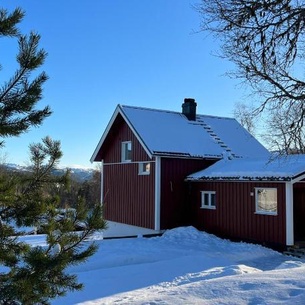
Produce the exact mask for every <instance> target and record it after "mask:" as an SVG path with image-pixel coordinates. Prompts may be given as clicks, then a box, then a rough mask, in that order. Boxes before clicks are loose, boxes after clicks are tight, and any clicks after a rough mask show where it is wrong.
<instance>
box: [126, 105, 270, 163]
mask: <svg viewBox="0 0 305 305" xmlns="http://www.w3.org/2000/svg"><path fill="white" fill-rule="evenodd" d="M121 109H122V111H123V113H124V114H125V116H126V118H127V119H128V121H129V122H130V124H131V125H132V126H133V129H134V130H135V131H136V132H137V133H138V135H139V137H140V138H141V139H142V141H143V142H144V143H145V144H146V145H147V147H148V149H149V150H150V151H151V153H152V154H161V155H162V154H175V155H187V156H190V157H214V158H222V157H224V156H227V155H232V156H233V157H246V156H248V157H250V156H263V155H267V154H268V151H267V150H266V148H265V147H263V146H262V144H260V143H259V142H258V141H257V140H256V139H255V138H254V137H253V136H252V135H251V134H249V132H247V131H246V130H245V129H244V128H243V127H242V126H241V125H240V124H239V123H238V122H237V121H236V120H235V119H233V118H226V117H216V116H209V115H197V116H196V121H190V120H188V119H187V118H186V117H185V116H184V115H183V114H182V113H180V112H173V111H165V110H156V109H148V108H141V107H132V106H121Z"/></svg>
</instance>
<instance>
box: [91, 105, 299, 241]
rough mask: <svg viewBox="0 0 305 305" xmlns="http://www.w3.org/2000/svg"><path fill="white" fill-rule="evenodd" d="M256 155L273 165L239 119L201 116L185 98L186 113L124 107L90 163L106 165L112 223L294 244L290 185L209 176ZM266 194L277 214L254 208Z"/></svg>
mask: <svg viewBox="0 0 305 305" xmlns="http://www.w3.org/2000/svg"><path fill="white" fill-rule="evenodd" d="M254 157H259V158H261V159H262V160H267V159H268V157H269V152H268V151H267V150H266V149H265V148H264V147H263V146H262V145H261V144H260V143H259V142H258V141H257V140H256V139H255V138H254V137H253V136H252V135H250V134H249V133H248V132H247V131H246V130H245V129H244V128H243V127H242V126H241V125H240V124H239V123H238V122H237V121H236V120H235V119H232V118H224V117H215V116H206V115H198V114H196V102H195V101H194V100H193V99H185V100H184V103H183V104H182V112H173V111H165V110H156V109H147V108H141V107H132V106H122V105H118V106H117V108H116V109H115V111H114V114H113V116H112V118H111V119H110V121H109V123H108V125H107V127H106V130H105V132H104V133H103V135H102V137H101V139H100V141H99V143H98V145H97V147H96V149H95V151H94V153H93V155H92V158H91V161H92V162H101V164H102V166H101V171H102V173H101V176H102V203H103V207H104V216H105V218H106V220H109V221H115V222H120V223H125V224H130V225H134V226H139V227H144V228H149V229H153V230H155V231H157V232H160V231H163V230H166V229H170V228H173V227H177V226H183V225H193V226H195V227H197V228H199V229H202V230H206V231H209V232H211V233H214V234H218V235H220V236H225V237H230V238H239V239H245V240H253V241H257V242H260V243H264V242H270V243H275V244H283V245H286V244H291V243H292V242H293V241H294V236H293V238H291V232H288V234H287V230H291V224H290V223H289V225H287V219H288V220H289V219H291V216H289V217H290V218H289V217H288V216H287V213H288V214H289V213H293V211H291V209H289V208H287V205H286V201H287V198H288V197H287V196H290V195H287V186H286V184H285V182H283V181H273V182H272V181H271V180H270V179H269V180H268V181H264V183H261V181H252V180H253V179H252V180H251V179H250V180H249V181H246V180H245V179H244V180H243V181H240V180H239V179H235V180H234V179H233V178H232V177H231V176H227V180H226V179H223V178H224V177H220V176H219V177H220V178H219V177H214V176H213V175H211V173H210V172H206V173H205V172H204V171H205V170H209V169H211V168H213V167H214V166H216V165H218V164H220V165H221V164H222V163H223V161H224V160H228V162H230V161H232V163H235V161H238V160H248V159H251V158H254ZM230 164H231V163H230ZM238 168H240V167H238ZM238 168H237V169H238ZM304 168H305V167H304ZM193 173H195V174H193ZM220 174H221V173H220ZM297 182H298V184H297ZM266 184H267V185H268V186H269V188H270V190H269V188H267V187H266ZM297 185H298V187H299V190H300V191H299V192H298V195H296V197H298V198H299V199H298V200H299V201H302V200H303V191H302V184H301V182H300V181H299V179H298V181H297V180H295V183H294V186H293V188H292V189H290V190H288V191H290V192H297ZM265 189H267V193H268V194H267V196H268V198H269V197H270V198H272V196H276V198H277V215H276V216H275V215H267V216H270V217H265V216H266V215H263V213H261V214H260V213H257V211H255V203H254V207H253V200H255V199H254V198H255V196H257V195H256V194H257V192H259V190H261V191H264V190H265ZM274 189H276V194H274V191H272V190H274ZM260 196H262V195H260ZM304 198H305V196H304ZM204 201H206V204H207V206H205V202H204ZM271 201H272V200H271ZM282 201H283V203H281V202H282ZM300 206H302V205H301V204H300ZM301 209H302V208H301ZM271 216H272V217H271ZM287 217H288V218H287ZM293 225H294V224H293ZM292 231H293V230H292ZM300 231H301V230H300ZM292 239H293V241H292Z"/></svg>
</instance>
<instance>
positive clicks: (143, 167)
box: [139, 162, 150, 175]
mask: <svg viewBox="0 0 305 305" xmlns="http://www.w3.org/2000/svg"><path fill="white" fill-rule="evenodd" d="M149 174H150V163H149V162H141V163H139V175H149Z"/></svg>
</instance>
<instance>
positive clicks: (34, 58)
mask: <svg viewBox="0 0 305 305" xmlns="http://www.w3.org/2000/svg"><path fill="white" fill-rule="evenodd" d="M23 16H24V13H23V11H22V10H20V9H16V10H15V11H14V12H13V13H12V14H9V13H8V12H7V11H6V10H4V9H0V35H2V36H8V37H13V38H17V39H18V41H19V47H20V51H19V54H18V56H17V60H18V63H19V65H20V68H19V69H18V70H17V71H16V73H15V75H14V76H13V77H12V78H11V79H10V80H9V81H8V82H7V83H5V84H4V86H3V87H2V88H1V91H0V136H1V137H8V136H16V135H19V134H21V133H23V132H25V131H27V130H28V129H29V128H30V127H31V126H38V125H40V124H41V123H42V121H43V119H44V118H46V117H47V116H49V115H50V114H51V111H50V109H49V107H46V108H45V109H43V110H35V106H36V104H37V102H38V101H39V100H40V99H41V97H42V95H41V93H42V84H43V83H44V82H45V81H46V79H47V77H46V75H45V74H44V73H41V74H40V75H39V76H38V77H36V78H34V79H33V80H32V81H30V80H29V77H30V74H31V72H33V70H34V69H36V68H38V67H40V66H41V65H42V63H43V61H44V59H45V56H46V53H45V52H44V51H43V50H38V49H37V48H38V42H39V35H37V34H33V33H31V34H30V36H29V37H28V38H27V37H26V36H22V35H21V34H20V33H19V31H18V29H17V27H16V25H17V24H18V23H19V22H20V21H21V20H22V18H23ZM30 156H31V170H30V172H29V173H27V174H24V175H16V174H14V173H8V172H7V171H5V170H4V169H3V168H2V167H1V168H0V304H2V305H8V304H23V305H30V304H31V305H32V304H49V301H50V300H51V299H54V298H56V297H60V296H63V295H65V293H66V292H67V291H74V290H79V289H81V288H82V284H81V283H79V282H78V280H77V277H76V276H75V275H73V274H69V273H67V267H69V266H71V265H76V264H79V263H82V262H84V261H86V259H88V258H89V257H90V256H91V255H92V254H94V253H95V251H96V250H97V246H96V244H94V243H93V242H89V241H88V239H90V237H91V235H92V234H93V233H95V232H96V231H97V230H100V229H104V228H105V221H104V220H103V218H102V210H101V206H100V205H99V204H98V205H95V206H94V207H93V208H91V209H90V210H89V209H88V208H87V206H86V205H85V204H84V201H83V199H82V198H81V197H79V198H78V199H77V202H76V203H71V206H73V207H74V208H73V209H66V210H62V209H59V202H60V200H59V199H60V198H59V197H58V196H57V195H56V194H53V195H52V194H50V192H46V189H49V188H50V187H56V186H59V187H62V186H68V182H69V177H68V176H69V172H67V173H66V174H65V175H63V176H60V177H59V176H54V175H53V174H52V173H53V171H54V169H55V168H56V166H57V165H58V162H59V160H60V158H61V156H62V151H61V148H60V142H59V141H54V140H52V139H51V138H50V137H45V138H44V139H43V140H42V142H41V143H38V144H31V145H30ZM24 227H36V228H37V229H39V230H40V231H43V232H44V234H45V237H46V240H45V245H44V246H31V245H29V244H27V243H26V242H24V241H23V240H22V235H24V234H25V232H22V229H23V228H24ZM76 227H81V228H82V230H81V231H77V232H76V231H75V228H76Z"/></svg>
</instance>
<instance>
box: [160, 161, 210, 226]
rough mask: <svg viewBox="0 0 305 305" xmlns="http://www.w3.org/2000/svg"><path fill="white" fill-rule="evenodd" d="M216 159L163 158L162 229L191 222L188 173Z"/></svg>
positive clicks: (208, 164)
mask: <svg viewBox="0 0 305 305" xmlns="http://www.w3.org/2000/svg"><path fill="white" fill-rule="evenodd" d="M214 162H215V161H211V160H210V161H208V160H194V159H176V158H161V212H160V226H161V229H169V228H174V227H177V226H181V225H188V224H190V219H191V215H190V209H189V207H190V204H189V189H188V185H187V184H186V183H185V182H184V180H185V178H186V176H187V175H189V174H191V173H194V172H196V171H199V170H202V169H204V168H206V167H208V166H210V165H211V164H213V163H214Z"/></svg>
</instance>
